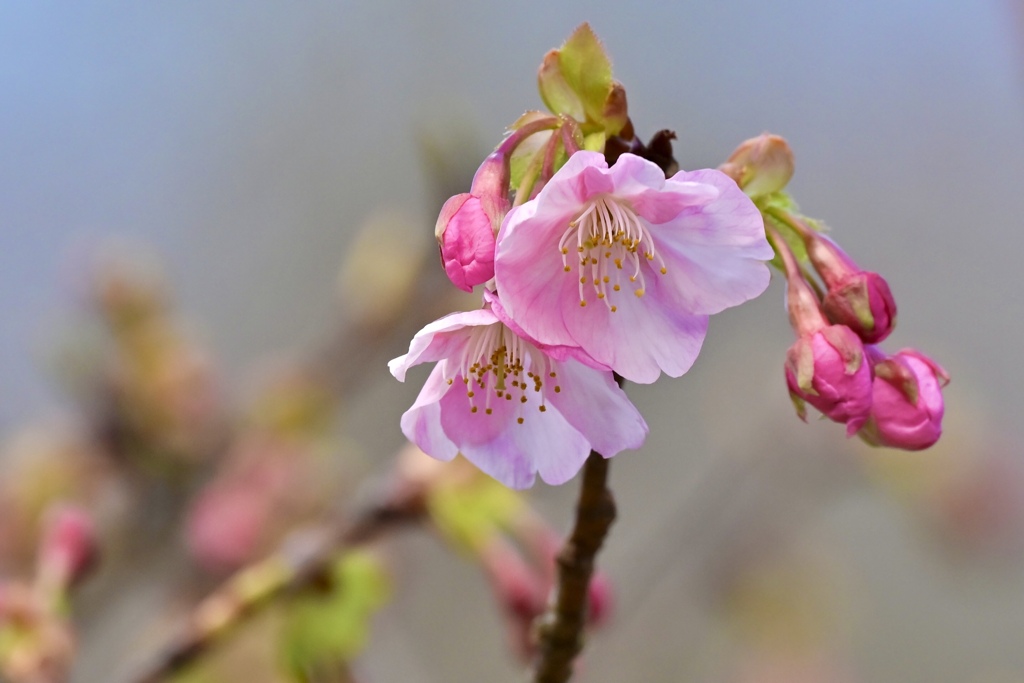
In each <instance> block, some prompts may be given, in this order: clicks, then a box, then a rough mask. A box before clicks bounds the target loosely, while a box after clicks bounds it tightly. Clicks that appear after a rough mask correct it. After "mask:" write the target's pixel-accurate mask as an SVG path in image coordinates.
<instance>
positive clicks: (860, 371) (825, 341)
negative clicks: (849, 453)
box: [785, 325, 871, 434]
mask: <svg viewBox="0 0 1024 683" xmlns="http://www.w3.org/2000/svg"><path fill="white" fill-rule="evenodd" d="M785 368H786V384H787V385H788V386H789V393H790V396H791V397H792V398H793V402H794V404H795V405H796V406H797V413H798V414H799V416H800V418H801V419H804V420H806V419H807V417H806V411H805V408H804V405H803V404H804V403H810V404H811V405H812V406H814V407H815V408H817V409H818V410H820V411H821V413H822V414H823V415H825V416H826V417H828V418H829V419H831V420H833V421H835V422H841V423H845V424H846V425H847V430H846V431H847V434H853V433H855V432H856V431H857V430H858V429H859V428H860V427H861V426H862V425H863V424H864V422H865V421H866V420H867V417H868V413H869V411H870V410H871V369H870V367H869V365H868V363H867V361H866V359H865V355H864V347H863V344H862V343H861V341H860V338H859V337H858V336H857V335H856V334H855V333H854V332H853V330H851V329H850V328H848V327H846V326H844V325H831V326H828V327H825V328H823V329H821V330H819V331H817V332H815V333H813V334H812V335H810V336H801V337H800V338H799V339H797V341H796V343H794V344H793V346H791V347H790V349H789V351H788V352H787V354H786V365H785Z"/></svg>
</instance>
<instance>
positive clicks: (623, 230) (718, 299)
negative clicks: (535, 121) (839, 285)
mask: <svg viewBox="0 0 1024 683" xmlns="http://www.w3.org/2000/svg"><path fill="white" fill-rule="evenodd" d="M772 255H773V252H772V249H771V247H770V246H769V245H768V242H767V240H766V239H765V235H764V224H763V221H762V219H761V215H760V213H759V212H758V210H757V208H756V207H755V206H754V204H753V203H752V202H751V201H750V199H749V198H747V196H746V195H744V194H743V192H742V191H741V190H740V189H739V188H738V187H737V185H736V183H735V182H734V181H733V180H732V179H730V178H729V177H728V176H726V175H724V174H722V173H721V172H719V171H714V170H702V171H692V172H684V171H680V172H679V173H677V174H676V175H674V176H673V177H672V178H671V179H667V180H666V178H665V176H664V173H663V172H662V171H661V170H660V169H659V168H658V167H657V166H656V165H655V164H653V163H651V162H649V161H646V160H644V159H642V158H640V157H638V156H635V155H632V154H623V155H622V156H620V157H619V159H618V160H617V161H616V163H615V165H614V166H612V167H611V168H608V165H607V163H606V162H605V159H604V156H603V155H601V154H599V153H597V152H588V151H581V152H577V153H575V154H573V155H572V156H571V157H570V158H569V160H568V162H566V164H565V165H564V166H563V167H562V168H561V169H560V170H559V171H558V172H557V173H556V174H555V175H554V176H553V177H552V178H551V180H550V182H548V184H547V185H545V186H544V189H543V190H541V191H540V193H539V194H538V195H537V197H536V198H535V199H533V200H530V201H528V202H526V203H524V204H522V205H520V206H518V207H515V208H513V209H512V210H511V212H510V213H509V214H508V216H507V217H506V218H505V222H504V223H503V225H502V228H501V232H500V233H499V234H498V243H497V252H496V255H495V264H494V267H495V277H496V284H497V289H498V294H499V295H500V296H501V299H502V302H503V304H504V306H505V309H506V311H507V312H508V314H509V316H511V318H512V319H514V320H515V321H516V323H517V324H518V325H519V326H521V327H522V329H523V331H524V332H525V334H526V335H528V336H529V337H530V338H532V339H535V340H537V341H538V342H540V343H542V344H546V345H552V346H564V347H579V348H581V349H582V350H583V351H584V352H585V353H586V354H588V355H589V356H590V357H591V358H592V359H593V360H594V361H596V362H597V363H599V364H601V365H602V366H604V367H607V368H609V369H611V370H614V371H615V372H617V373H619V374H620V375H622V376H623V377H625V378H626V379H629V380H633V381H636V382H641V383H649V382H653V381H654V380H656V379H657V378H658V376H659V375H660V373H661V372H665V373H666V374H668V375H670V376H672V377H678V376H680V375H682V374H683V373H685V372H686V371H687V370H689V368H690V366H691V365H692V364H693V362H694V360H695V359H696V357H697V354H698V353H699V352H700V347H701V344H702V343H703V341H704V336H705V333H706V331H707V324H708V316H709V315H711V314H714V313H718V312H720V311H722V310H724V309H726V308H729V307H730V306H736V305H738V304H740V303H743V302H744V301H747V300H748V299H752V298H754V297H756V296H758V295H759V294H761V293H762V292H763V291H764V290H765V288H766V287H767V286H768V279H769V273H768V268H767V267H766V266H765V264H764V263H763V262H764V261H766V260H768V259H770V258H772Z"/></svg>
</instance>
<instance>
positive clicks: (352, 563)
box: [281, 551, 391, 683]
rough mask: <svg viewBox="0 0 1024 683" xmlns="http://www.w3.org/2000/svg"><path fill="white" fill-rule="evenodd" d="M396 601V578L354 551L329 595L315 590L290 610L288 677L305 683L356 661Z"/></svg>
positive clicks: (338, 566)
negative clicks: (382, 612) (379, 615)
mask: <svg viewBox="0 0 1024 683" xmlns="http://www.w3.org/2000/svg"><path fill="white" fill-rule="evenodd" d="M390 595H391V581H390V578H389V577H388V575H387V573H386V572H385V571H384V568H383V567H382V566H381V563H380V561H379V560H378V559H377V558H376V557H375V556H374V555H372V554H371V553H368V552H362V551H354V552H350V553H347V554H345V555H344V556H342V557H341V558H339V559H338V560H337V561H336V562H335V564H334V567H333V568H332V570H331V575H330V585H329V587H328V588H327V589H326V590H324V589H323V588H322V587H314V588H311V589H309V590H307V591H305V592H303V593H301V594H299V595H297V596H295V597H294V598H293V599H292V600H291V602H290V603H289V604H287V605H286V606H285V613H284V623H283V624H282V634H281V661H282V666H283V668H284V673H285V674H286V675H288V676H289V677H290V678H291V679H292V680H294V681H296V682H298V683H301V682H304V681H307V680H308V672H309V671H316V670H318V669H320V668H322V667H325V666H331V665H332V664H338V663H345V662H348V661H351V660H352V658H354V657H355V656H356V655H357V654H359V652H361V651H362V649H363V648H364V647H365V645H366V641H367V640H368V638H369V628H370V618H371V617H372V616H373V614H374V612H376V611H377V610H378V609H379V608H380V607H381V606H382V605H383V604H384V603H385V602H386V601H387V600H388V599H389V597H390Z"/></svg>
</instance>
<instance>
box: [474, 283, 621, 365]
mask: <svg viewBox="0 0 1024 683" xmlns="http://www.w3.org/2000/svg"><path fill="white" fill-rule="evenodd" d="M484 301H486V302H487V303H488V304H490V306H491V310H492V311H493V312H494V315H495V316H497V318H498V320H500V321H501V322H502V323H504V324H505V326H506V327H508V328H509V329H510V330H512V331H513V332H515V333H516V334H517V335H519V336H520V337H522V338H523V339H527V340H529V342H530V343H531V344H533V345H534V346H536V347H537V348H539V349H540V350H542V351H543V352H544V353H545V354H547V355H548V356H550V357H551V358H553V359H555V360H557V361H566V360H570V359H571V360H575V361H579V362H580V363H583V364H584V365H586V366H588V367H591V368H594V369H595V370H604V371H610V370H611V368H609V367H606V366H605V365H603V364H601V363H598V362H597V361H596V360H594V359H593V358H591V357H590V356H589V355H587V353H586V352H584V351H583V349H581V348H580V347H578V346H575V345H571V346H554V345H551V344H541V343H540V342H539V341H537V340H536V339H533V338H532V337H530V335H529V334H527V333H526V330H524V329H523V328H522V327H520V326H519V323H517V322H516V321H515V320H514V319H513V318H512V316H510V315H509V314H508V312H507V311H506V310H505V307H504V306H502V305H501V299H499V298H498V295H497V294H496V293H495V292H491V291H489V290H486V289H485V290H484Z"/></svg>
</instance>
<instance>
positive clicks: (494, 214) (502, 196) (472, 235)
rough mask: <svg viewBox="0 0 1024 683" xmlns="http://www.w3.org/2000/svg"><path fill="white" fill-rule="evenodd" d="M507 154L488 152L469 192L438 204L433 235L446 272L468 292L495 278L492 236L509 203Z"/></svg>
mask: <svg viewBox="0 0 1024 683" xmlns="http://www.w3.org/2000/svg"><path fill="white" fill-rule="evenodd" d="M509 174H510V170H509V157H508V154H506V153H504V152H501V151H498V152H493V153H491V155H490V156H488V157H487V158H486V159H485V160H484V163H483V164H481V165H480V168H479V169H477V172H476V175H475V176H474V177H473V186H472V187H471V188H470V191H469V193H464V194H458V195H455V196H454V197H452V198H451V199H449V200H448V201H446V202H445V203H444V206H443V207H441V214H440V216H438V218H437V224H436V225H435V226H434V236H435V237H437V243H438V245H440V247H441V263H442V264H443V265H444V270H445V273H447V274H448V277H449V279H451V281H452V283H453V284H454V285H455V286H456V287H458V288H459V289H461V290H463V291H466V292H471V291H473V287H475V286H476V285H480V284H483V283H485V282H487V281H488V280H490V279H491V278H492V277H494V239H495V236H496V235H497V234H498V229H499V228H500V227H501V222H502V220H504V218H505V214H506V213H508V210H509V208H510V206H511V204H510V203H509V200H508V191H509Z"/></svg>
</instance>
